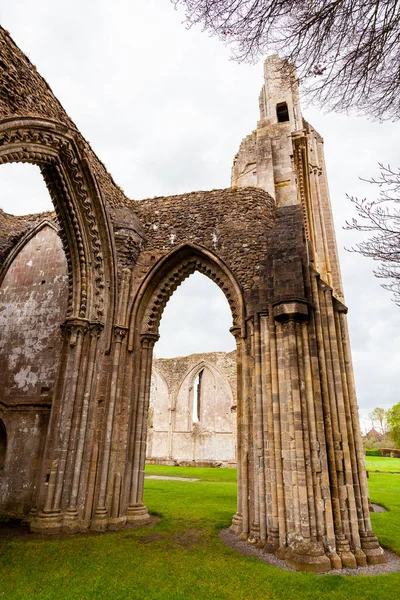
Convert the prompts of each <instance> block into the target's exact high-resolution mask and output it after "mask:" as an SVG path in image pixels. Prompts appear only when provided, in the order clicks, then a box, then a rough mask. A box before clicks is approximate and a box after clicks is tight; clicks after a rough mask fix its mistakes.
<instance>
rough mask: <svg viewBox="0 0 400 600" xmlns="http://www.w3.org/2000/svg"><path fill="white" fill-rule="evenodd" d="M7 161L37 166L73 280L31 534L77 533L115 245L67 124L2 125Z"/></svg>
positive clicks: (24, 121)
mask: <svg viewBox="0 0 400 600" xmlns="http://www.w3.org/2000/svg"><path fill="white" fill-rule="evenodd" d="M10 162H20V163H31V164H36V165H38V166H39V168H40V170H41V173H42V176H43V178H44V181H45V183H46V186H47V188H48V190H49V193H50V196H51V198H52V201H53V204H54V207H55V211H56V215H57V220H58V224H59V228H60V231H59V235H60V238H61V240H62V244H63V248H64V252H65V255H66V259H67V265H68V280H69V292H68V307H67V317H66V319H65V321H64V323H63V324H62V329H63V347H62V351H61V360H60V364H59V370H58V377H57V383H56V385H55V394H54V397H55V401H54V402H53V405H52V410H51V416H50V422H49V429H48V435H47V440H46V446H45V450H44V460H43V462H42V472H41V475H40V478H39V491H38V494H37V502H36V507H32V509H33V513H32V519H31V521H32V522H31V528H32V529H34V530H49V529H51V530H56V531H57V530H60V529H61V528H62V527H64V528H65V529H68V530H72V531H74V530H76V529H77V527H78V520H79V518H80V517H81V514H82V512H83V507H82V506H81V507H79V506H78V496H79V494H80V495H81V496H82V497H83V496H84V495H85V492H84V488H85V485H86V482H85V481H84V478H83V477H82V465H83V453H84V447H83V446H84V439H85V436H86V427H87V420H88V413H89V410H90V407H91V406H92V405H93V403H94V395H95V387H94V373H95V372H96V370H97V369H98V368H99V363H100V361H101V356H102V354H103V353H104V349H105V345H106V342H107V338H108V339H109V337H110V325H111V319H110V318H109V316H110V314H111V315H112V312H113V306H112V298H113V294H110V293H109V292H108V286H109V284H111V285H112V286H113V284H114V281H115V277H114V271H115V267H114V264H113V260H114V259H113V254H112V248H113V242H112V239H111V235H110V226H109V224H108V217H107V215H106V210H105V205H104V200H103V198H102V196H101V193H100V191H99V190H100V188H99V186H98V184H97V182H96V177H95V176H94V174H93V173H92V170H91V167H90V165H89V162H88V160H87V157H86V150H85V147H84V145H83V144H82V143H80V144H79V143H78V142H77V141H76V138H75V136H74V134H73V132H71V131H68V130H67V128H66V127H65V126H64V125H62V124H60V123H58V122H55V121H51V120H49V119H42V118H30V117H18V118H14V119H4V120H3V121H1V122H0V164H5V163H10ZM28 235H29V234H28ZM110 250H111V251H110ZM8 264H9V261H6V263H5V264H4V265H3V272H5V270H6V269H7V266H8ZM106 323H108V327H107V331H106V332H105V331H104V330H105V327H104V326H105V324H106ZM82 402H83V405H82ZM92 410H93V409H92ZM86 452H90V449H89V448H87V449H86ZM86 480H87V474H86ZM47 483H48V484H47ZM78 508H80V510H78Z"/></svg>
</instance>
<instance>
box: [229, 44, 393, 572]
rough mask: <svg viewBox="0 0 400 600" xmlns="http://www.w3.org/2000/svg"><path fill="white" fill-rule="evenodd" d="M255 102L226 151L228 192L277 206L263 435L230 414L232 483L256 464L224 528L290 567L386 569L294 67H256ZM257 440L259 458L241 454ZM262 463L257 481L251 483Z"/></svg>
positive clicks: (314, 143)
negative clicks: (259, 193)
mask: <svg viewBox="0 0 400 600" xmlns="http://www.w3.org/2000/svg"><path fill="white" fill-rule="evenodd" d="M259 107H260V120H259V121H258V123H257V128H256V129H255V130H254V131H253V132H252V133H251V134H250V135H248V136H247V137H246V138H244V139H243V141H242V143H241V145H240V148H239V151H238V153H237V154H236V156H235V159H234V162H233V167H232V181H231V185H232V187H233V188H247V187H248V186H253V187H255V188H259V189H262V190H264V191H265V192H267V193H268V194H269V196H270V197H272V198H273V200H274V203H275V209H276V213H275V219H276V220H275V226H274V230H275V233H274V235H273V237H272V238H271V241H270V248H269V253H270V256H269V262H270V265H269V267H268V268H267V269H266V271H267V281H268V282H269V283H268V287H269V292H268V293H267V296H269V306H268V308H267V309H266V310H265V316H264V315H262V314H260V317H259V318H260V340H261V342H260V357H257V355H256V356H255V357H254V359H255V380H256V381H257V372H258V368H257V363H258V362H259V365H260V367H259V369H260V373H259V375H258V376H259V378H260V384H259V385H260V390H261V391H260V394H261V396H262V401H261V404H260V408H259V410H260V412H262V420H263V427H264V434H263V435H262V434H261V433H259V434H258V439H257V428H256V427H255V428H254V430H253V433H252V434H250V435H253V436H254V437H253V439H257V442H254V445H252V442H251V441H249V440H248V439H246V436H248V431H250V432H251V428H250V430H247V431H246V427H248V425H247V423H246V419H247V417H246V415H245V414H244V415H243V416H241V415H239V416H238V422H239V428H238V440H239V448H238V456H239V461H238V470H239V482H240V481H241V480H243V481H245V480H246V477H243V476H242V475H241V474H242V473H243V472H244V473H246V474H247V473H249V471H250V469H251V466H253V465H255V467H254V471H253V473H254V475H253V478H252V477H251V476H248V481H247V482H246V484H245V489H244V490H242V493H243V494H244V495H246V494H249V498H252V497H253V494H254V496H257V494H258V495H259V497H258V499H255V501H254V502H255V505H254V508H253V507H252V506H250V508H249V514H247V502H246V500H244V502H243V503H242V506H244V510H243V509H242V507H239V509H238V515H237V517H236V520H235V518H234V520H233V525H232V529H233V531H235V532H236V533H238V534H239V535H242V537H243V538H245V539H247V541H250V542H251V541H252V540H253V542H254V543H258V540H259V539H263V538H264V535H266V537H267V544H266V545H265V546H264V547H265V550H266V551H271V552H274V553H275V554H277V555H278V556H281V557H282V558H285V560H286V562H287V563H288V564H289V565H291V566H292V567H294V568H296V569H301V570H303V569H304V570H310V571H323V570H326V569H329V568H340V567H345V566H346V567H356V565H364V564H366V562H368V563H372V564H374V563H379V562H385V556H384V553H383V551H382V549H381V548H380V547H379V544H378V541H377V539H376V537H375V536H374V535H373V533H372V531H371V523H370V518H369V513H368V490H367V483H366V473H365V466H364V458H363V450H362V444H361V436H360V430H359V419H358V407H357V401H356V395H355V388H354V377H353V369H352V362H351V355H350V345H349V336H348V330H347V319H346V313H347V308H346V306H345V305H344V297H343V288H342V281H341V274H340V267H339V260H338V252H337V246H336V239H335V232H334V224H333V217H332V211H331V203H330V198H329V190H328V183H327V176H326V169H325V160H324V149H323V139H322V137H321V136H320V135H319V133H318V132H317V131H316V130H315V129H314V128H313V127H312V126H311V125H310V124H309V123H307V122H306V121H305V119H304V118H303V117H302V114H301V108H300V101H299V84H298V79H297V75H296V71H295V69H294V67H293V65H290V64H288V63H285V62H283V61H282V60H281V59H280V58H279V57H278V56H277V55H274V56H271V57H269V58H267V60H266V61H265V63H264V85H263V86H262V89H261V93H260V96H259ZM295 215H297V216H295ZM300 215H302V218H301V216H300ZM299 217H300V218H299ZM300 220H301V221H302V224H300ZM296 236H297V241H296V242H295V241H294V240H295V238H296ZM300 247H302V248H303V254H302V255H301V251H300ZM306 265H307V266H306ZM264 322H265V324H264ZM254 336H255V333H254ZM254 339H255V340H256V337H255V338H254ZM255 344H257V341H255ZM243 393H244V395H246V390H244V392H243ZM256 400H257V397H256ZM256 410H257V408H256ZM241 419H242V423H241V424H240V420H241ZM262 444H263V450H264V453H262V452H260V451H257V450H256V451H255V452H254V455H253V456H250V454H249V450H250V449H251V448H252V447H253V448H254V446H258V447H259V448H260V449H261V445H262ZM263 460H265V463H264V464H265V467H266V468H265V481H264V479H263V477H259V478H258V477H257V473H260V471H261V469H260V463H261V462H262V461H263ZM257 463H258V466H257ZM264 485H265V497H264ZM260 491H261V493H260ZM264 514H265V515H266V521H267V525H266V527H265V526H264ZM243 523H245V525H243ZM258 524H260V530H258ZM243 531H245V534H243ZM260 532H261V533H260ZM322 546H323V547H324V550H322Z"/></svg>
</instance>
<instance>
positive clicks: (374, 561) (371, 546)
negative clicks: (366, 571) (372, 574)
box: [360, 532, 386, 565]
mask: <svg viewBox="0 0 400 600" xmlns="http://www.w3.org/2000/svg"><path fill="white" fill-rule="evenodd" d="M360 537H361V548H362V550H363V551H364V554H365V556H366V557H367V562H368V564H369V565H380V564H382V563H385V562H386V556H385V553H384V551H383V550H382V548H381V547H380V545H379V542H378V538H377V537H376V536H375V535H374V534H373V533H372V532H371V533H369V534H368V533H364V534H361V536H360Z"/></svg>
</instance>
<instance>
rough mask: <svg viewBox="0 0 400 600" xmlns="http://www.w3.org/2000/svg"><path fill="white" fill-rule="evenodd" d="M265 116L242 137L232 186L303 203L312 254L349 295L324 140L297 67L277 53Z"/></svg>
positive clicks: (267, 80)
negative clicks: (303, 101)
mask: <svg viewBox="0 0 400 600" xmlns="http://www.w3.org/2000/svg"><path fill="white" fill-rule="evenodd" d="M259 105H260V120H259V121H258V123H257V129H255V130H254V131H253V132H252V133H251V134H250V135H248V136H247V137H246V138H244V140H243V141H242V143H241V145H240V148H239V152H238V153H237V155H236V156H235V159H234V162H233V167H232V186H233V187H236V186H239V187H246V186H254V187H257V188H261V189H263V190H265V191H266V192H268V194H270V196H272V197H273V198H274V199H275V202H276V206H277V208H280V207H284V206H290V205H301V207H302V209H303V214H304V226H305V233H306V237H307V242H308V250H309V259H310V262H311V264H312V265H313V266H314V268H315V270H316V271H318V273H319V274H320V275H321V277H323V279H324V280H325V281H326V283H327V284H328V285H330V286H331V287H332V288H333V290H334V292H335V296H336V297H337V298H338V299H340V300H343V291H342V281H341V275H340V267H339V260H338V252H337V247H336V239H335V231H334V225H333V218H332V211H331V203H330V198H329V189H328V182H327V177H326V169H325V159H324V142H323V139H322V137H321V136H320V135H319V133H318V132H317V131H316V130H315V129H314V128H313V127H312V126H311V125H309V123H307V121H305V119H304V118H303V117H302V114H301V108H300V100H299V85H298V80H297V76H296V71H295V69H294V68H293V66H291V65H287V64H285V63H284V62H283V61H282V60H281V59H280V58H279V57H278V56H277V55H274V56H270V57H269V58H267V59H266V61H265V63H264V85H263V87H262V88H261V92H260V96H259Z"/></svg>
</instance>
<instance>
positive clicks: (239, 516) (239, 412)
mask: <svg viewBox="0 0 400 600" xmlns="http://www.w3.org/2000/svg"><path fill="white" fill-rule="evenodd" d="M230 331H231V333H232V335H234V336H235V340H236V373H237V384H236V390H237V392H236V393H237V409H236V427H237V429H236V432H237V433H236V440H237V446H236V460H237V510H236V514H235V515H234V516H233V519H232V525H231V527H230V529H231V531H233V532H234V533H236V534H237V535H241V534H242V532H243V512H242V510H243V509H242V502H243V472H244V471H243V389H242V378H243V367H242V338H241V330H240V328H239V327H235V328H232V329H231V330H230ZM245 487H246V493H247V483H246V486H245ZM246 539H247V535H246Z"/></svg>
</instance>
